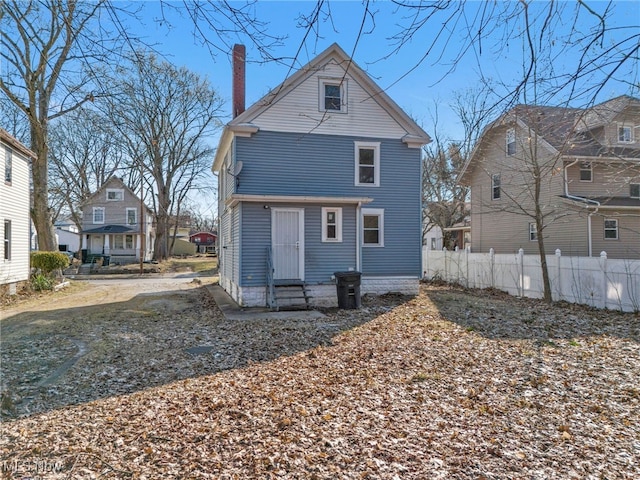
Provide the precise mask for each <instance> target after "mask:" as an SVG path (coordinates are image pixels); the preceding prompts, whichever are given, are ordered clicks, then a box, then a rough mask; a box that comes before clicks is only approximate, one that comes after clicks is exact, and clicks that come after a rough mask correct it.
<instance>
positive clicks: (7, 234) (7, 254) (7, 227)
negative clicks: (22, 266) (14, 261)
mask: <svg viewBox="0 0 640 480" xmlns="http://www.w3.org/2000/svg"><path fill="white" fill-rule="evenodd" d="M4 259H5V260H11V220H5V221H4Z"/></svg>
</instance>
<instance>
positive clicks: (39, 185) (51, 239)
mask: <svg viewBox="0 0 640 480" xmlns="http://www.w3.org/2000/svg"><path fill="white" fill-rule="evenodd" d="M31 149H32V150H33V151H34V152H35V153H36V159H35V160H34V162H33V163H32V165H31V172H32V173H31V174H32V179H33V182H32V183H33V204H32V208H31V219H32V220H33V224H34V225H35V227H36V232H37V234H38V249H39V250H42V251H56V250H58V245H57V242H56V236H55V232H54V230H53V223H52V221H51V213H50V212H49V186H48V181H49V174H48V169H47V156H48V155H49V147H48V145H47V127H46V125H33V123H32V125H31Z"/></svg>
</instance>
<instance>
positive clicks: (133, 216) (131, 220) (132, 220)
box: [127, 208, 138, 225]
mask: <svg viewBox="0 0 640 480" xmlns="http://www.w3.org/2000/svg"><path fill="white" fill-rule="evenodd" d="M137 213H138V211H137V210H136V209H135V208H127V225H136V224H137V223H138V215H137Z"/></svg>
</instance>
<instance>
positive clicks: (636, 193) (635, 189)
mask: <svg viewBox="0 0 640 480" xmlns="http://www.w3.org/2000/svg"><path fill="white" fill-rule="evenodd" d="M629 196H630V197H631V198H640V183H632V184H630V185H629Z"/></svg>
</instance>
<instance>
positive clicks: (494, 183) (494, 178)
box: [491, 173, 501, 200]
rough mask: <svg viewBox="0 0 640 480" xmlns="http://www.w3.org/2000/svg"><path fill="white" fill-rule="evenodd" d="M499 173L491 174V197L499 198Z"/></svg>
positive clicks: (493, 198)
mask: <svg viewBox="0 0 640 480" xmlns="http://www.w3.org/2000/svg"><path fill="white" fill-rule="evenodd" d="M500 195H501V191H500V174H499V173H494V174H493V175H491V199H492V200H498V199H499V198H500Z"/></svg>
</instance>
